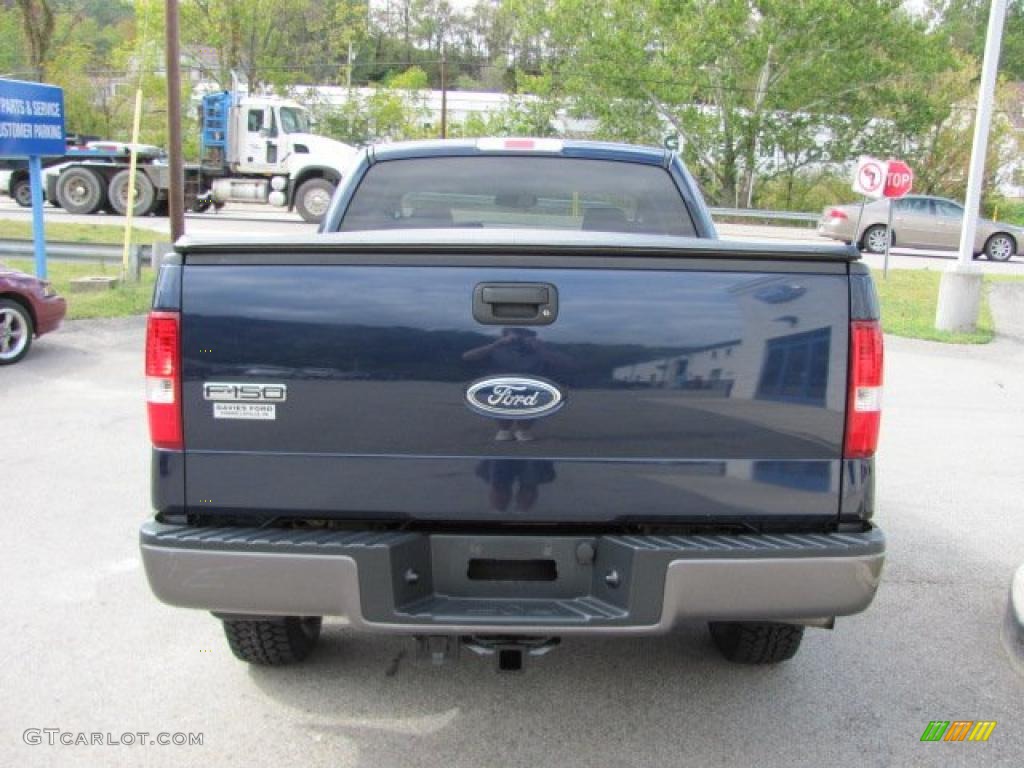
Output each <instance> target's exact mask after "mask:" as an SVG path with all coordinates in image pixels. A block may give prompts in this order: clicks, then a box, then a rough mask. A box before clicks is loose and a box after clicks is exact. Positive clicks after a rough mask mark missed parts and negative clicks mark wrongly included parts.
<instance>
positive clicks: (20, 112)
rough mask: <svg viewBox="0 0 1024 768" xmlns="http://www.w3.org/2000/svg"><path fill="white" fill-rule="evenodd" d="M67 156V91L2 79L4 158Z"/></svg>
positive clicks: (1, 150)
mask: <svg viewBox="0 0 1024 768" xmlns="http://www.w3.org/2000/svg"><path fill="white" fill-rule="evenodd" d="M63 154H64V89H62V88H59V87H57V86H56V85H43V84H42V83H25V82H22V81H20V80H3V79H0V157H30V156H32V155H35V156H39V155H63Z"/></svg>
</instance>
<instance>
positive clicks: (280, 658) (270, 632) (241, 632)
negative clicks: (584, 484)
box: [223, 616, 321, 667]
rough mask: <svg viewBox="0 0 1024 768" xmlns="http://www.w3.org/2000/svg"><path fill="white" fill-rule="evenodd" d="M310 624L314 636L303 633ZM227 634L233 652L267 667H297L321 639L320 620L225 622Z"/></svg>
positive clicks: (241, 657) (286, 619) (284, 619)
mask: <svg viewBox="0 0 1024 768" xmlns="http://www.w3.org/2000/svg"><path fill="white" fill-rule="evenodd" d="M303 621H307V622H308V624H307V625H308V626H310V628H311V630H312V632H311V634H307V633H306V632H305V631H304V630H303V626H302V622H303ZM223 623H224V634H225V636H226V637H227V640H228V647H230V648H231V652H232V653H233V654H235V656H236V657H237V658H239V659H241V660H242V661H245V662H248V663H250V664H258V665H260V666H267V667H279V666H284V665H285V664H294V663H296V662H299V661H302V660H303V659H305V658H306V657H307V656H308V655H309V653H310V651H312V650H313V647H314V646H315V645H316V643H317V639H318V638H319V636H320V627H321V619H320V618H315V619H312V620H309V619H307V620H303V619H300V618H298V617H296V616H289V617H286V618H283V619H264V620H261V619H255V620H250V619H238V620H234V619H225V620H224V622H223Z"/></svg>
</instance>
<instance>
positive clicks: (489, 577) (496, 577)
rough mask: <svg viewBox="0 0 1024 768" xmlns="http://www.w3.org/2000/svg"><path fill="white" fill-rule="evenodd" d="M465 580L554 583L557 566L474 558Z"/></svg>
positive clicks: (551, 562)
mask: <svg viewBox="0 0 1024 768" xmlns="http://www.w3.org/2000/svg"><path fill="white" fill-rule="evenodd" d="M466 578H468V579H469V580H470V581H555V580H557V579H558V565H557V563H555V561H554V560H539V559H536V560H498V559H496V558H483V557H474V558H472V559H470V561H469V568H468V569H467V571H466Z"/></svg>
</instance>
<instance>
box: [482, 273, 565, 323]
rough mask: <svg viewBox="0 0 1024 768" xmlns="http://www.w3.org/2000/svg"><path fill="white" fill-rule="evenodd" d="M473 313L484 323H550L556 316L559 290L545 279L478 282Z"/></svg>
mask: <svg viewBox="0 0 1024 768" xmlns="http://www.w3.org/2000/svg"><path fill="white" fill-rule="evenodd" d="M473 317H474V318H475V319H476V321H477V322H479V323H483V324H484V325H549V324H551V323H553V322H555V318H556V317H558V290H557V289H556V288H555V286H553V285H549V284H548V283H480V284H479V285H477V286H476V288H475V289H474V290H473Z"/></svg>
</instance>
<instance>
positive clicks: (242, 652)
mask: <svg viewBox="0 0 1024 768" xmlns="http://www.w3.org/2000/svg"><path fill="white" fill-rule="evenodd" d="M146 375H147V391H148V402H149V419H150V428H151V434H152V440H153V505H154V507H155V509H156V516H155V518H154V519H152V520H151V521H149V522H147V523H145V524H144V525H143V527H142V531H141V547H142V555H143V560H144V563H145V568H146V573H147V575H148V578H149V582H150V585H151V586H152V589H153V591H154V592H155V593H156V595H157V596H158V597H159V598H160V599H161V600H163V601H165V602H167V603H169V604H171V605H177V606H183V607H188V608H198V609H203V610H208V611H211V612H213V614H214V615H215V616H217V617H218V618H219V619H221V620H222V621H223V623H224V627H225V631H226V634H227V638H228V641H229V643H230V646H231V648H232V650H233V651H234V652H235V654H236V655H237V656H238V657H240V658H242V659H244V660H246V661H249V662H254V663H258V664H282V663H287V662H291V661H296V660H300V659H302V658H304V657H305V656H306V655H307V654H308V653H309V651H310V650H311V649H312V648H313V646H314V644H315V643H316V640H317V638H318V636H319V633H320V627H321V622H322V618H323V617H324V616H333V617H343V618H344V619H345V620H347V622H348V624H349V626H350V627H351V628H352V629H354V630H362V631H367V632H378V633H390V634H404V635H411V636H416V637H417V638H418V639H419V640H420V642H421V644H422V646H423V647H424V648H426V649H428V650H430V651H431V652H433V653H435V655H437V656H440V657H443V656H444V654H445V653H447V652H451V651H453V650H455V649H457V648H458V647H459V646H460V645H466V646H468V647H469V648H470V649H472V650H474V651H477V652H479V653H483V654H488V655H493V656H494V657H495V658H496V659H497V660H498V666H499V668H501V669H517V668H519V667H520V666H521V665H522V664H523V660H524V656H526V655H530V654H540V653H542V652H544V651H546V650H548V649H549V648H550V647H551V646H552V645H553V644H554V643H555V642H557V640H558V638H560V637H563V636H570V635H605V636H627V635H649V634H657V633H665V632H671V631H672V630H673V629H675V628H676V627H678V626H680V625H682V624H684V623H685V622H693V621H701V622H708V623H709V626H710V631H711V636H712V638H713V640H714V642H715V644H716V645H717V646H718V648H719V650H721V652H722V653H724V654H725V656H726V657H728V658H729V659H731V660H734V661H738V662H745V663H766V662H776V661H782V660H784V659H788V658H790V657H791V656H792V655H793V654H794V653H795V652H796V650H797V648H798V646H799V643H800V640H801V638H802V635H803V631H804V628H805V627H807V626H812V627H832V626H833V623H834V618H835V617H836V616H845V615H849V614H853V613H857V612H859V611H862V610H864V609H865V608H866V607H867V606H868V604H869V603H870V602H871V600H872V598H873V596H874V593H875V590H876V588H877V585H878V581H879V576H880V572H881V570H882V563H883V559H884V550H885V543H884V538H883V536H882V533H881V532H880V531H879V530H878V528H876V527H875V525H874V524H873V522H872V514H873V512H874V493H873V487H874V459H873V455H874V452H875V446H876V443H877V437H878V427H879V408H880V396H881V383H882V381H881V380H882V336H881V332H880V329H879V324H878V303H877V299H876V294H875V290H874V287H873V284H872V281H871V277H870V275H869V273H868V270H867V268H866V267H864V266H863V265H861V264H860V263H859V262H858V254H857V253H856V251H855V250H854V249H852V248H848V247H842V246H831V245H830V246H819V245H789V244H761V243H740V242H725V241H722V240H719V239H717V237H716V234H715V230H714V227H713V225H712V223H711V220H710V217H709V215H708V212H707V209H706V207H705V205H704V203H703V201H702V199H701V196H700V193H699V191H698V190H697V187H696V185H695V183H694V181H693V179H692V178H691V177H690V176H689V174H688V173H687V172H686V170H685V168H684V167H683V165H682V163H681V162H680V160H679V158H678V156H677V155H675V154H672V153H668V152H663V151H661V150H655V149H649V148H638V147H631V146H622V145H609V144H596V143H584V142H560V141H554V140H545V139H538V140H526V139H510V140H502V139H493V140H481V141H478V142H424V143H413V144H396V145H392V146H386V147H375V148H369V149H367V150H364V152H363V154H362V155H361V157H360V158H359V161H358V163H357V165H355V166H354V167H353V168H352V171H351V172H350V173H349V174H348V177H347V182H346V184H345V185H344V186H343V187H342V188H340V189H339V190H338V192H337V194H336V196H335V198H334V201H333V203H332V206H331V210H330V212H329V214H328V216H327V218H326V219H325V221H324V224H323V225H322V231H321V233H320V234H319V235H317V236H313V237H291V238H276V239H268V238H261V239H250V240H238V239H233V240H224V241H216V240H208V241H199V240H184V241H182V242H180V243H178V245H177V250H176V253H175V254H173V255H172V256H171V257H169V258H168V260H167V261H166V262H165V263H164V265H163V266H162V268H161V270H160V275H159V280H158V283H157V287H156V292H155V298H154V304H153V311H152V314H151V316H150V320H149V328H148V339H147V350H146Z"/></svg>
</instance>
